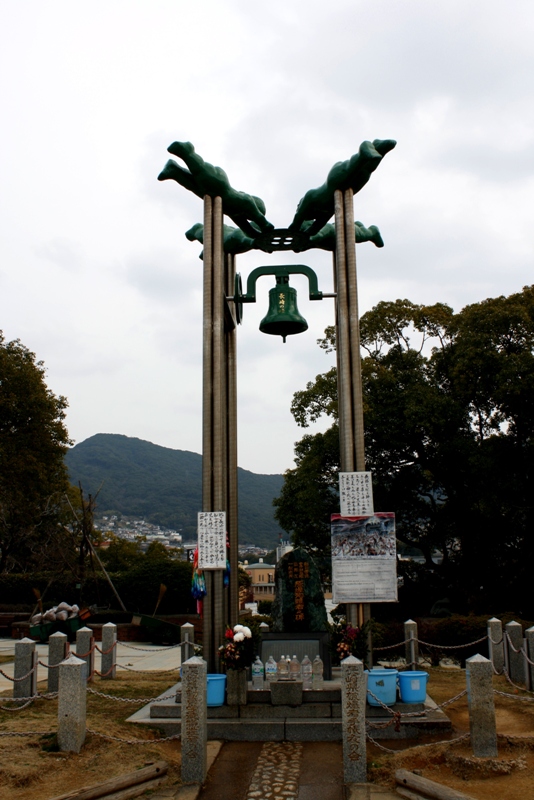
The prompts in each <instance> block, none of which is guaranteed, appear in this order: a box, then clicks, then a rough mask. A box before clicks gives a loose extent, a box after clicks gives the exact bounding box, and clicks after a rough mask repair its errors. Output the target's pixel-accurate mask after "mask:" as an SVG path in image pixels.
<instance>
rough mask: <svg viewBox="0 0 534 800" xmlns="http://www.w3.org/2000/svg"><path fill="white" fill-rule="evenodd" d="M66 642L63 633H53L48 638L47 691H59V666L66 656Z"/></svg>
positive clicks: (65, 636)
mask: <svg viewBox="0 0 534 800" xmlns="http://www.w3.org/2000/svg"><path fill="white" fill-rule="evenodd" d="M67 647H68V640H67V635H66V634H65V633H60V632H59V631H57V633H53V634H52V635H51V636H50V637H49V638H48V691H49V692H57V691H58V690H59V665H60V664H61V662H62V661H64V659H65V658H66V656H67Z"/></svg>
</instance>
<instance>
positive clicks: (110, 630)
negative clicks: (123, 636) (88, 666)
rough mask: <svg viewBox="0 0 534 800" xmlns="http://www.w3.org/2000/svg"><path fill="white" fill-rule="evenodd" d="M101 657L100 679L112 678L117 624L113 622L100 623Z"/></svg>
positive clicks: (114, 667)
mask: <svg viewBox="0 0 534 800" xmlns="http://www.w3.org/2000/svg"><path fill="white" fill-rule="evenodd" d="M101 649H102V658H101V660H100V673H101V677H102V680H106V681H108V680H113V678H114V677H115V673H116V671H117V668H116V663H117V626H116V625H114V624H113V622H106V624H105V625H102V648H101Z"/></svg>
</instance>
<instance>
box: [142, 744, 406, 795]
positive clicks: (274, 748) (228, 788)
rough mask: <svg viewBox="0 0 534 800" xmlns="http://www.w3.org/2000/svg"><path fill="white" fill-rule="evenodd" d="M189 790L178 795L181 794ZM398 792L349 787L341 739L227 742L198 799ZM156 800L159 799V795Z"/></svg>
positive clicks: (367, 786) (355, 786) (364, 786)
mask: <svg viewBox="0 0 534 800" xmlns="http://www.w3.org/2000/svg"><path fill="white" fill-rule="evenodd" d="M184 790H187V789H186V787H184V789H182V792H184ZM186 796H187V795H185V794H180V793H178V794H177V795H176V797H177V798H180V800H181V798H182V797H184V798H185V797H186ZM190 796H191V797H194V796H196V795H190ZM398 797H399V795H398V794H396V793H394V792H390V791H389V790H387V789H384V788H383V787H380V786H374V785H372V784H365V785H363V784H353V785H351V786H347V787H345V786H344V784H343V750H342V745H341V742H227V743H226V744H223V745H222V748H221V750H220V753H219V756H218V757H217V759H216V760H215V762H214V764H213V766H212V767H211V769H210V771H209V773H208V778H207V781H206V783H205V785H204V787H203V788H202V789H200V792H199V794H198V800H375V799H376V800H398ZM154 800H158V798H157V795H156V797H155V798H154ZM162 800H163V799H162Z"/></svg>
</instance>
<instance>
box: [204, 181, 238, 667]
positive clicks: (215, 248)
mask: <svg viewBox="0 0 534 800" xmlns="http://www.w3.org/2000/svg"><path fill="white" fill-rule="evenodd" d="M226 289H227V286H226V280H225V260H224V253H223V209H222V200H221V198H220V197H215V198H211V197H208V196H206V197H205V198H204V324H203V424H202V508H203V510H204V511H228V485H229V484H228V479H227V474H228V386H229V383H228V376H227V366H226V364H227V352H226V344H227V337H226V333H225V326H224V303H225V296H226ZM236 469H237V467H236ZM236 553H237V547H236ZM236 573H237V564H236ZM205 577H206V592H207V594H206V597H205V599H204V604H203V610H204V625H203V628H204V629H203V654H204V658H205V659H206V661H207V664H208V670H209V671H210V672H216V671H217V670H218V669H219V664H218V659H217V653H218V648H219V645H220V644H221V643H222V640H223V634H224V626H225V622H226V621H228V616H229V612H228V602H227V593H226V592H225V591H224V587H223V570H216V571H214V572H212V571H206V573H205Z"/></svg>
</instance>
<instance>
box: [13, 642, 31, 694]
mask: <svg viewBox="0 0 534 800" xmlns="http://www.w3.org/2000/svg"><path fill="white" fill-rule="evenodd" d="M34 667H35V669H34ZM32 669H33V672H32ZM24 675H26V676H27V677H26V678H24V680H16V681H15V683H14V684H13V697H33V696H34V695H36V694H37V652H36V650H35V642H34V641H33V639H28V638H27V637H24V639H21V640H20V641H18V642H15V672H14V676H13V677H14V678H22V677H23V676H24Z"/></svg>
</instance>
